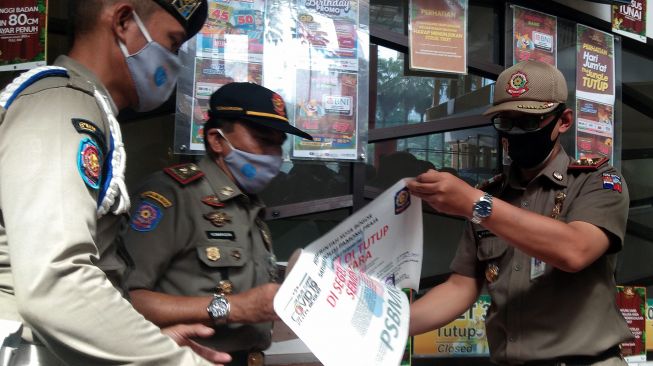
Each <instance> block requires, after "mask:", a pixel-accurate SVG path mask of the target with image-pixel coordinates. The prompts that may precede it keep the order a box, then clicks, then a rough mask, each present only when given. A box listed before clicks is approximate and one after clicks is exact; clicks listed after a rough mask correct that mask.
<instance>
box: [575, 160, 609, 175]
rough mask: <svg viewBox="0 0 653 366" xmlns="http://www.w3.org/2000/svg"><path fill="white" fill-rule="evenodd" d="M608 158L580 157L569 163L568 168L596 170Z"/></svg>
mask: <svg viewBox="0 0 653 366" xmlns="http://www.w3.org/2000/svg"><path fill="white" fill-rule="evenodd" d="M608 160H610V159H608V158H582V159H578V160H574V161H572V162H571V164H569V167H568V170H576V171H579V170H582V171H592V172H593V171H596V170H598V169H599V168H600V167H601V166H602V165H603V164H605V163H607V162H608Z"/></svg>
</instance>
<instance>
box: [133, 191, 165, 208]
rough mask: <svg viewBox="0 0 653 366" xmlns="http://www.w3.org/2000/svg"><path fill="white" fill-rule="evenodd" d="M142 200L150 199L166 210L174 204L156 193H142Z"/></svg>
mask: <svg viewBox="0 0 653 366" xmlns="http://www.w3.org/2000/svg"><path fill="white" fill-rule="evenodd" d="M141 198H149V199H151V200H154V201H156V202H157V203H159V204H160V205H161V206H163V207H164V208H168V207H171V206H172V202H171V201H170V200H169V199H167V198H166V197H165V196H164V195H162V194H160V193H157V192H154V191H147V192H143V193H141Z"/></svg>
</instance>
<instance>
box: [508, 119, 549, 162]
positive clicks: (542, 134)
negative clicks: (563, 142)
mask: <svg viewBox="0 0 653 366" xmlns="http://www.w3.org/2000/svg"><path fill="white" fill-rule="evenodd" d="M557 124H558V120H557V119H556V120H553V121H551V122H549V124H548V125H546V126H544V127H543V128H542V129H540V130H537V131H534V132H527V133H521V134H510V133H505V132H502V133H501V137H505V138H506V139H508V153H509V154H510V159H512V162H513V163H514V164H516V165H517V166H518V167H520V168H522V169H530V168H533V167H535V166H537V165H538V164H540V163H542V162H543V161H544V160H545V159H546V158H547V157H548V156H549V154H550V153H551V150H553V146H554V145H555V143H556V141H557V140H558V139H557V138H556V139H555V140H553V141H551V133H552V132H553V129H554V128H555V126H557Z"/></svg>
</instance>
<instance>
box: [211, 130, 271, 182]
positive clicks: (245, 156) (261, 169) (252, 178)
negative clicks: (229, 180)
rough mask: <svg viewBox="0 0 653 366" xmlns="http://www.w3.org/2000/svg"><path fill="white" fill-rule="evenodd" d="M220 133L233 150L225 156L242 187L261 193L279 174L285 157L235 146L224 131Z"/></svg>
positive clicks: (219, 131)
mask: <svg viewBox="0 0 653 366" xmlns="http://www.w3.org/2000/svg"><path fill="white" fill-rule="evenodd" d="M218 133H220V135H221V136H222V138H224V140H225V141H226V142H227V144H228V145H229V147H230V148H231V152H230V153H229V154H227V155H226V156H225V157H224V161H225V163H226V164H227V166H228V167H229V170H230V171H231V174H232V175H233V176H234V178H235V179H236V182H238V185H239V186H240V188H242V189H243V190H244V191H245V192H248V193H254V194H256V193H259V192H261V191H262V190H263V189H264V188H265V186H267V185H268V183H270V181H271V180H272V179H273V178H274V177H276V176H277V174H279V170H281V164H282V163H283V159H281V156H280V155H259V154H252V153H248V152H245V151H242V150H238V149H236V148H234V146H233V145H232V144H231V142H229V140H227V138H226V137H225V136H224V134H223V133H222V131H221V130H220V129H218Z"/></svg>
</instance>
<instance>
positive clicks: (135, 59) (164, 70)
mask: <svg viewBox="0 0 653 366" xmlns="http://www.w3.org/2000/svg"><path fill="white" fill-rule="evenodd" d="M134 20H135V21H136V25H138V29H140V30H141V33H143V36H145V39H146V40H147V44H146V45H145V47H143V48H142V49H141V50H140V51H138V52H136V53H135V54H133V55H130V54H129V52H128V51H127V47H126V46H125V44H124V43H122V42H121V41H120V40H118V45H119V46H120V50H122V53H123V55H125V59H126V60H127V67H128V68H129V72H130V74H131V77H132V80H133V81H134V86H135V87H136V94H137V95H138V106H136V108H135V110H136V111H137V112H148V111H151V110H153V109H155V108H157V107H158V106H160V105H161V104H163V103H164V102H165V101H166V100H168V98H169V97H170V95H171V94H172V92H173V90H174V87H175V84H176V83H177V75H178V74H179V70H180V69H181V62H180V61H179V58H178V57H177V55H175V54H174V53H172V52H170V51H169V50H167V49H166V48H165V47H163V46H161V45H160V44H158V43H157V42H155V41H153V40H152V37H150V33H149V32H148V31H147V29H146V28H145V25H143V22H142V21H141V19H140V18H139V17H138V15H137V14H136V12H134Z"/></svg>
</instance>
